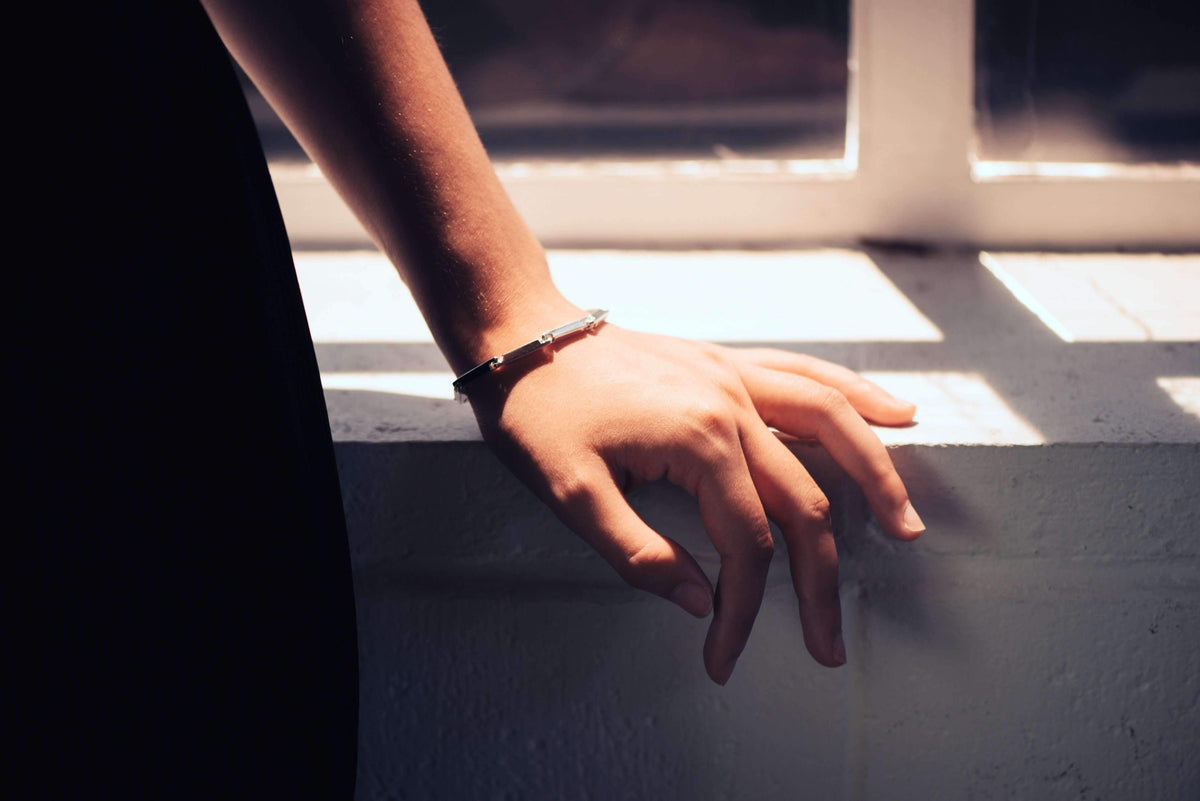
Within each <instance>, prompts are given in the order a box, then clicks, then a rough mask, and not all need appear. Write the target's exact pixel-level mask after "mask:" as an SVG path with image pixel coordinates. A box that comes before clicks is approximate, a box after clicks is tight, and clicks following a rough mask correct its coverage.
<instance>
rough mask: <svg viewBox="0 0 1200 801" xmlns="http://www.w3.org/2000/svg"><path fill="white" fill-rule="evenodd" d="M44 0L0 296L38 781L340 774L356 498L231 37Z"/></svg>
mask: <svg viewBox="0 0 1200 801" xmlns="http://www.w3.org/2000/svg"><path fill="white" fill-rule="evenodd" d="M46 5H47V6H50V8H48V9H47V10H46V11H45V12H36V13H37V14H38V15H39V16H40V19H36V20H32V21H30V22H29V24H25V25H17V26H15V27H14V29H13V32H14V34H17V33H19V34H20V35H22V36H25V37H27V38H29V39H32V40H33V42H34V43H35V44H36V45H37V46H38V48H39V52H40V53H42V54H43V56H44V63H41V64H39V65H37V68H36V70H35V75H34V76H33V77H32V78H30V79H27V81H32V84H31V85H32V94H35V95H37V97H36V98H35V100H36V102H31V104H30V105H28V106H26V107H25V114H23V115H22V116H21V117H20V121H21V127H22V128H23V131H22V133H23V136H24V137H25V138H24V140H23V141H24V143H25V144H24V146H23V147H21V148H17V149H16V150H17V156H18V158H19V159H28V160H29V161H30V162H31V164H27V165H25V166H26V167H30V168H31V169H32V172H33V174H32V176H31V180H30V181H29V183H27V184H19V185H18V186H19V187H21V188H23V189H24V191H25V194H24V196H23V197H22V200H23V201H24V203H25V209H24V214H25V215H26V216H25V218H24V219H25V221H26V223H27V227H26V228H24V229H23V230H21V231H20V235H21V238H22V239H23V241H25V242H26V243H27V244H32V245H34V248H33V250H32V252H33V253H35V254H36V256H35V257H34V258H32V259H30V260H29V261H28V262H23V263H21V264H20V265H16V267H18V268H19V269H10V274H14V275H16V274H18V273H19V275H18V277H17V280H15V281H13V282H11V283H10V294H9V295H8V298H7V300H8V301H9V303H10V304H12V305H13V306H14V308H15V310H16V312H17V314H18V315H19V317H20V319H21V320H22V321H23V324H22V325H21V326H20V330H19V333H18V339H17V340H15V341H16V343H17V345H16V346H15V347H13V348H10V354H14V356H13V357H11V358H10V362H15V363H16V372H15V381H14V382H13V384H12V389H11V394H12V396H13V397H14V398H15V400H16V402H17V411H16V422H17V425H16V429H17V430H16V434H15V437H14V439H15V448H14V451H13V452H12V456H14V457H15V460H16V463H17V464H19V465H20V466H21V471H20V473H21V478H19V479H18V480H17V482H16V484H15V485H10V489H11V488H15V489H16V490H17V491H18V492H17V495H18V496H19V501H18V502H17V503H18V508H19V509H20V510H22V513H21V514H20V515H19V520H18V525H16V526H14V527H13V528H12V529H10V531H12V532H14V533H17V534H18V536H19V537H20V538H21V541H22V542H24V543H31V544H32V545H33V551H34V553H35V557H36V561H35V562H34V563H33V564H34V565H35V567H36V570H35V572H34V573H33V574H32V579H33V581H32V583H33V584H34V585H35V587H34V590H33V591H32V592H31V593H30V594H29V595H28V596H27V597H26V599H25V605H26V609H25V610H24V621H23V622H25V623H26V624H27V627H28V629H29V633H28V636H29V637H30V641H29V643H27V644H26V646H25V649H26V651H27V653H22V654H20V657H21V658H24V657H26V656H29V657H32V659H33V662H34V664H35V665H36V672H37V674H38V675H37V677H36V678H37V680H36V682H35V683H33V684H32V685H31V686H32V687H34V688H35V689H34V690H33V692H32V693H31V694H30V695H29V697H27V698H26V699H25V700H26V703H27V704H28V706H29V707H30V709H31V711H32V716H31V720H32V721H33V724H32V725H31V727H30V730H29V732H28V736H25V734H22V740H23V741H24V742H23V748H31V749H32V751H31V752H32V753H33V754H35V755H37V756H39V757H42V758H44V759H46V760H47V761H46V762H44V763H42V762H37V763H36V764H37V768H36V775H35V776H34V778H33V784H32V786H33V788H34V789H35V794H36V795H38V796H39V797H47V798H50V797H58V798H62V797H68V798H69V797H87V798H121V799H128V798H150V797H153V798H192V797H197V798H214V799H215V798H271V799H276V798H280V799H282V798H321V799H337V798H349V797H351V796H352V794H353V787H354V771H355V751H356V748H355V738H356V727H357V711H358V709H357V703H358V701H357V692H358V683H357V648H356V640H355V628H354V600H353V593H352V588H351V580H350V570H349V557H348V549H347V542H346V534H345V524H344V521H343V514H342V505H341V497H340V494H339V489H338V484H337V473H336V468H335V465H334V455H333V448H332V443H331V441H330V435H329V426H328V420H327V417H326V412H325V405H324V399H323V396H322V394H321V388H320V380H319V376H318V372H317V366H316V361H315V358H314V355H313V347H312V342H311V339H310V337H309V333H308V326H307V322H306V320H305V316H304V310H303V306H302V304H301V299H300V294H299V290H298V287H297V283H296V276H295V271H294V268H293V266H292V261H291V253H290V249H289V246H288V242H287V238H286V234H285V233H284V230H283V223H282V220H281V218H280V215H279V210H278V206H277V203H276V201H275V197H274V193H273V190H272V187H271V184H270V179H269V176H268V174H267V171H266V164H265V162H264V160H263V156H262V153H261V149H260V148H259V147H258V143H257V138H256V136H255V132H254V129H253V125H252V122H251V120H250V117H249V114H248V112H247V109H246V107H245V103H244V101H243V100H242V97H241V94H240V92H239V88H238V85H237V80H236V77H235V75H234V73H233V70H232V67H231V64H230V62H229V60H228V56H227V55H226V54H225V51H224V49H223V47H222V46H221V44H220V41H219V39H218V38H217V36H216V34H215V32H214V31H213V30H212V27H211V25H210V24H209V22H208V20H207V17H206V16H205V14H204V12H203V10H202V9H201V8H200V7H199V5H198V4H194V3H176V2H165V3H155V2H144V3H121V4H95V6H96V7H92V6H86V7H82V9H76V8H71V7H70V6H61V5H57V4H46ZM84 9H85V10H84ZM14 288H15V291H13V290H14ZM31 764H34V763H31Z"/></svg>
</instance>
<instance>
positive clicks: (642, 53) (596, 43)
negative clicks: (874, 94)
mask: <svg viewBox="0 0 1200 801" xmlns="http://www.w3.org/2000/svg"><path fill="white" fill-rule="evenodd" d="M422 8H424V10H425V13H426V16H427V17H428V19H429V22H430V25H431V27H432V28H433V30H434V34H435V35H436V36H437V38H438V42H439V44H440V45H441V48H442V51H443V53H444V55H445V56H446V59H447V61H448V63H449V64H450V68H451V71H452V72H453V73H454V77H455V80H456V81H457V83H458V86H459V89H460V91H461V92H462V94H463V97H464V98H465V100H466V102H467V106H468V108H469V109H470V111H471V115H472V117H473V119H474V121H475V124H476V127H477V128H478V129H479V132H480V135H481V136H482V138H483V141H484V144H485V145H486V146H487V148H488V151H489V152H490V153H491V155H492V156H493V158H496V159H499V160H526V159H530V158H545V159H573V160H574V159H621V160H629V159H663V158H669V159H695V158H704V159H711V158H739V157H745V158H788V159H804V158H814V159H830V158H841V157H842V156H843V154H844V151H845V135H846V98H847V66H846V53H847V49H848V30H849V28H848V20H849V7H848V2H847V0H570V2H562V0H425V2H423V3H422ZM248 91H249V92H250V96H251V102H252V107H253V109H254V111H255V117H256V120H257V121H258V123H259V127H260V130H261V131H262V134H263V140H264V144H265V146H266V147H267V149H268V152H269V155H270V156H271V157H272V158H275V159H277V160H278V159H286V158H288V157H289V156H300V155H301V154H300V152H299V149H298V147H297V146H296V145H295V143H294V142H293V141H292V140H291V138H290V137H289V136H288V135H287V133H286V131H285V130H283V128H282V125H281V123H279V122H278V120H277V119H275V118H274V115H272V114H271V113H270V110H269V108H267V107H266V104H265V103H263V102H261V99H259V98H257V97H255V96H254V93H253V89H252V88H250V87H248Z"/></svg>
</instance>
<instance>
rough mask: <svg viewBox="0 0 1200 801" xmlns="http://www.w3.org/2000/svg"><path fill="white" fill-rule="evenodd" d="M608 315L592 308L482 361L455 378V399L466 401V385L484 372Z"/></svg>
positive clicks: (595, 324)
mask: <svg viewBox="0 0 1200 801" xmlns="http://www.w3.org/2000/svg"><path fill="white" fill-rule="evenodd" d="M606 317H608V309H590V310H589V311H588V313H587V316H585V317H580V318H579V319H578V320H572V321H571V322H569V323H563V324H562V325H560V326H558V327H557V328H551V329H550V330H549V331H545V332H543V333H542V334H541V335H540V336H539V337H538V338H537V339H531V340H529V341H528V342H526V343H525V344H524V345H519V346H517V347H515V348H513V349H512V350H510V351H506V352H504V353H501V354H500V355H499V356H493V357H492V358H490V359H488V360H487V361H486V362H480V363H479V364H477V365H475V366H474V367H472V368H471V369H470V370H467V371H466V372H465V373H463V374H462V375H460V376H459V377H458V378H456V379H454V384H453V386H454V399H455V400H457V401H458V402H459V403H466V402H467V393H466V390H465V389H464V387H466V385H467V384H469V383H471V382H472V381H474V380H475V379H476V378H479V376H481V375H483V374H484V373H490V372H492V371H493V370H498V369H500V368H501V367H503V366H504V365H506V364H509V363H510V362H515V361H517V360H518V359H523V358H525V357H526V356H528V355H529V354H531V353H535V352H537V351H539V350H541V349H542V348H544V347H546V346H547V345H551V344H553V343H554V342H556V341H557V340H559V339H562V338H563V337H569V336H571V335H572V334H578V333H581V332H586V331H591V330H592V329H593V328H595V327H596V326H598V325H599V324H600V323H602V322H604V319H605V318H606Z"/></svg>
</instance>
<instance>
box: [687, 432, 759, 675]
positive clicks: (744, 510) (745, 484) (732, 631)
mask: <svg viewBox="0 0 1200 801" xmlns="http://www.w3.org/2000/svg"><path fill="white" fill-rule="evenodd" d="M706 467H707V469H705V470H704V471H703V473H702V476H701V478H700V480H699V482H698V484H697V486H696V489H695V495H696V501H697V503H698V504H699V507H700V517H701V518H702V519H703V521H704V527H705V529H707V530H708V535H709V538H710V539H711V540H712V543H713V546H714V547H715V548H716V550H717V553H718V554H719V555H720V557H721V571H720V574H719V575H718V577H717V595H716V603H715V604H714V609H715V614H714V615H713V622H712V624H711V625H710V626H709V629H708V637H707V639H705V641H704V666H705V668H706V669H707V671H708V675H709V677H710V678H711V679H712V680H713V681H715V682H716V683H717V684H725V682H727V681H729V677H730V676H731V675H733V668H734V666H735V665H736V664H737V660H738V657H739V656H741V653H742V651H743V650H744V649H745V647H746V642H747V641H748V640H749V639H750V630H751V628H753V626H754V619H755V618H756V617H757V616H758V610H759V607H760V606H761V605H762V599H763V592H764V590H765V589H766V584H767V570H768V568H769V567H770V565H771V557H772V556H773V555H774V553H775V545H774V542H773V541H772V539H771V529H770V527H769V526H768V524H767V516H766V513H765V512H764V511H763V507H762V503H761V501H759V499H758V492H757V490H756V489H755V486H754V482H753V481H752V480H751V478H750V468H749V467H748V466H747V464H746V457H745V455H744V454H743V453H742V450H741V448H740V447H736V448H732V449H730V451H729V452H728V453H726V454H724V456H723V457H722V458H718V459H715V460H711V461H709V462H708V464H707V466H706Z"/></svg>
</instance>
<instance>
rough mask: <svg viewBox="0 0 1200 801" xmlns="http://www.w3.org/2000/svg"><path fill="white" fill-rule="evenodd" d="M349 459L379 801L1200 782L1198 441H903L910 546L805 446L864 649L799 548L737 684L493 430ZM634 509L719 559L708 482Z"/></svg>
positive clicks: (1172, 795)
mask: <svg viewBox="0 0 1200 801" xmlns="http://www.w3.org/2000/svg"><path fill="white" fill-rule="evenodd" d="M331 401H332V402H333V403H334V404H337V403H338V399H337V398H336V397H331ZM337 450H338V459H339V469H340V470H341V477H342V483H343V486H344V489H345V493H346V502H347V512H348V517H349V523H350V533H351V538H352V543H353V549H354V550H353V558H354V564H355V574H356V582H357V591H358V604H359V617H360V642H361V652H362V687H363V696H362V724H361V746H360V747H361V764H360V776H359V798H360V799H377V798H379V799H382V798H397V797H401V798H555V799H573V798H581V799H582V798H597V799H609V798H632V799H642V798H647V799H648V798H703V799H708V798H730V799H743V798H746V799H774V798H835V799H898V798H914V799H915V798H921V799H928V798H1013V797H1021V798H1071V799H1079V798H1105V799H1110V798H1128V799H1142V798H1155V799H1194V798H1196V797H1197V789H1198V788H1200V708H1198V705H1197V699H1198V697H1200V635H1198V632H1200V571H1197V564H1198V562H1200V493H1198V492H1197V489H1196V488H1197V487H1200V447H1197V446H1196V445H1189V444H1174V445H1160V446H1154V447H1131V446H1096V445H1062V446H1027V447H1003V446H958V447H932V446H905V447H902V448H897V449H894V450H893V454H894V456H895V457H896V459H897V462H898V466H899V468H900V470H901V472H902V473H903V474H904V475H905V476H906V478H907V480H908V483H909V485H910V488H911V490H912V493H913V498H914V501H915V503H916V505H917V506H918V507H919V508H920V509H921V512H922V515H923V516H924V518H925V521H926V523H927V524H928V526H929V531H928V532H927V534H926V535H925V536H924V537H922V539H921V540H919V541H918V542H917V543H915V544H913V545H911V546H904V545H895V544H893V543H890V542H886V541H884V540H883V539H882V537H881V535H879V533H878V531H877V530H876V529H875V526H874V523H873V522H872V521H871V520H870V518H869V516H868V513H867V512H866V508H865V504H864V502H863V500H862V497H861V495H860V494H859V492H858V490H857V489H856V488H855V487H853V485H852V484H849V483H848V482H847V481H846V479H845V478H844V476H843V475H842V474H841V473H840V472H839V471H838V470H837V469H836V468H834V467H832V466H831V465H830V464H829V463H828V460H827V458H825V457H824V456H823V454H822V453H821V452H819V451H817V450H816V449H812V448H804V449H802V450H800V451H798V452H799V453H800V455H801V456H802V458H803V459H804V461H805V462H806V464H808V465H809V467H810V468H811V469H812V470H813V472H814V473H815V475H816V476H817V477H818V479H819V480H820V481H821V482H822V484H823V486H824V487H825V488H826V490H827V491H828V493H829V495H830V498H831V500H832V502H833V504H834V510H835V525H836V526H837V530H838V535H839V538H840V540H841V545H842V548H843V553H842V575H843V588H842V591H843V605H844V608H845V611H846V613H847V621H846V633H847V650H848V652H849V664H848V665H847V666H846V667H845V668H842V669H840V670H835V671H830V670H826V669H824V668H821V667H819V666H817V665H816V664H815V663H813V662H812V661H811V660H810V659H809V657H808V655H807V654H806V652H805V651H804V647H803V643H802V641H801V636H800V631H799V625H798V623H797V619H796V614H795V610H796V602H795V599H794V597H793V596H792V592H791V588H790V585H789V582H788V579H787V572H786V556H785V555H783V554H779V555H777V557H776V564H775V565H774V566H773V569H772V578H771V584H770V587H769V589H768V592H767V595H766V600H765V602H764V606H763V610H762V613H761V615H760V619H759V621H758V624H757V625H756V627H755V631H754V635H753V637H752V639H751V641H750V645H749V647H748V648H747V651H746V653H745V654H744V655H743V657H742V659H741V660H740V662H739V665H738V671H737V673H736V674H735V676H734V678H733V680H732V681H731V682H730V683H729V685H728V686H726V687H725V688H720V687H717V686H715V685H712V684H711V683H709V681H708V680H707V678H706V677H705V675H704V671H703V667H702V665H701V662H700V647H701V643H702V642H703V636H704V627H705V624H704V623H703V622H700V621H695V620H692V619H690V618H689V617H687V616H686V615H684V614H683V613H682V612H680V611H679V610H677V609H675V608H674V607H672V606H670V605H668V604H666V603H663V602H662V601H660V600H658V599H656V598H652V597H649V596H643V595H641V594H639V593H637V592H635V591H633V590H630V589H628V588H626V587H625V586H624V585H622V584H621V583H620V581H619V580H618V579H617V577H616V576H615V574H613V573H612V572H611V570H610V569H609V568H608V567H607V565H605V564H604V563H603V562H602V561H601V560H600V559H599V558H597V557H595V556H593V555H592V554H591V553H590V552H589V551H588V549H587V548H586V547H585V546H583V545H582V544H581V543H580V542H579V541H578V540H576V539H575V538H574V536H573V535H571V534H570V533H569V532H568V531H566V530H565V529H563V528H562V526H561V525H560V524H558V523H557V521H556V520H554V519H553V517H552V516H551V515H549V514H548V513H547V512H546V511H544V510H543V509H542V508H541V507H540V505H539V504H538V502H537V501H536V500H535V499H534V498H533V497H532V496H531V495H530V494H529V493H528V492H526V491H525V490H524V488H523V487H521V486H520V485H519V484H518V483H517V482H516V481H515V480H514V479H512V478H511V477H510V476H509V475H508V474H507V473H506V472H505V471H504V470H503V468H502V467H501V466H500V465H499V464H498V463H496V462H495V460H494V459H493V457H492V456H491V455H490V454H489V453H488V452H487V451H486V450H485V449H484V448H483V446H482V445H481V444H479V443H473V442H460V443H456V444H453V445H440V446H439V445H429V444H417V443H398V442H392V443H386V442H383V443H380V442H377V443H361V442H359V443H355V442H346V441H343V442H339V443H338V446H337ZM634 502H635V505H636V507H637V508H638V510H639V511H640V512H641V513H642V514H643V515H644V516H645V517H646V518H647V519H648V520H649V521H650V522H651V523H652V524H653V525H655V526H657V527H659V528H660V529H661V530H663V531H664V533H667V534H669V535H671V536H674V537H676V538H678V539H680V540H681V541H682V542H684V543H685V544H687V545H688V546H689V547H691V548H692V549H693V551H694V552H695V553H697V554H698V556H699V557H700V561H701V564H702V565H704V566H705V568H706V569H710V570H711V569H712V568H714V567H715V565H716V561H715V554H714V553H713V552H712V550H711V548H710V547H708V546H707V545H706V544H705V541H704V538H703V534H702V530H701V528H700V522H699V519H698V516H697V515H696V513H695V510H694V508H693V505H692V502H691V501H690V499H689V498H688V497H687V496H686V495H684V494H682V493H681V492H679V491H677V490H675V489H674V488H672V487H670V486H667V485H655V486H651V487H647V488H645V489H643V490H641V491H639V493H638V494H637V495H636V496H635V497H634Z"/></svg>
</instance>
